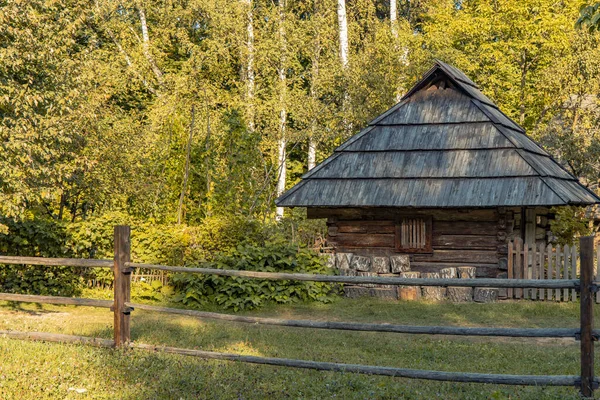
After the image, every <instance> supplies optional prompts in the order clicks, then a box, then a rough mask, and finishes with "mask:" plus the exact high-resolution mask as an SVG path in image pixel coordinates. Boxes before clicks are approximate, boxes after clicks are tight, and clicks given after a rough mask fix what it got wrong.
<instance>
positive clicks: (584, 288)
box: [579, 236, 594, 398]
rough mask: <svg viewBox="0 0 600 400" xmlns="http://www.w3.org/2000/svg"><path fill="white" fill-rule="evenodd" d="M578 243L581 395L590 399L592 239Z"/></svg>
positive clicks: (591, 364)
mask: <svg viewBox="0 0 600 400" xmlns="http://www.w3.org/2000/svg"><path fill="white" fill-rule="evenodd" d="M579 243H580V252H581V253H580V257H581V258H580V260H581V266H580V268H581V271H580V285H581V286H580V290H581V292H580V293H581V308H580V322H581V332H580V333H581V388H580V390H581V395H582V396H583V397H586V398H591V397H593V395H594V337H593V335H592V329H593V326H594V312H593V304H594V293H593V291H592V286H593V282H594V237H593V236H585V237H582V238H581V239H580V241H579Z"/></svg>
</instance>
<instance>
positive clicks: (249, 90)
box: [243, 0, 255, 132]
mask: <svg viewBox="0 0 600 400" xmlns="http://www.w3.org/2000/svg"><path fill="white" fill-rule="evenodd" d="M243 2H244V3H245V4H246V7H247V13H246V15H247V23H246V51H247V52H248V54H247V58H246V101H247V107H248V129H249V130H250V132H254V129H255V127H254V15H253V9H252V0H243Z"/></svg>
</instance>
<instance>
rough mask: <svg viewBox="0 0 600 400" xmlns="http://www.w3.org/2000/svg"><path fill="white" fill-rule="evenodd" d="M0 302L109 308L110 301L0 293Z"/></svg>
mask: <svg viewBox="0 0 600 400" xmlns="http://www.w3.org/2000/svg"><path fill="white" fill-rule="evenodd" d="M0 300H4V301H19V302H21V303H41V304H60V305H72V306H87V307H104V308H111V307H112V306H113V302H112V301H111V300H97V299H83V298H80V297H58V296H37V295H32V294H15V293H0Z"/></svg>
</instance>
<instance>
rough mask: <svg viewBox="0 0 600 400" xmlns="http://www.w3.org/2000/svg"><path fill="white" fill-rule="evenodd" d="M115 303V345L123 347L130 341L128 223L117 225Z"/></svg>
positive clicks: (129, 250)
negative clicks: (127, 263)
mask: <svg viewBox="0 0 600 400" xmlns="http://www.w3.org/2000/svg"><path fill="white" fill-rule="evenodd" d="M114 261H115V262H114V267H113V273H114V284H113V286H114V290H115V292H114V293H115V294H114V304H113V311H114V317H115V323H114V340H115V347H123V346H124V345H126V344H127V343H128V342H129V341H130V338H131V336H130V330H129V318H130V315H129V310H127V309H126V308H125V303H126V302H129V301H130V300H131V271H129V270H128V269H127V268H125V263H126V262H129V261H131V229H130V227H129V226H127V225H118V226H115V259H114Z"/></svg>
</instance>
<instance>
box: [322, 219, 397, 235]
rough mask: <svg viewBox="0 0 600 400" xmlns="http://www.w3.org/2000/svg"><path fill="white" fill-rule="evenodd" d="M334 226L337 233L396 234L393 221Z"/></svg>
mask: <svg viewBox="0 0 600 400" xmlns="http://www.w3.org/2000/svg"><path fill="white" fill-rule="evenodd" d="M336 226H337V230H338V232H339V233H388V234H395V233H396V225H395V224H394V222H393V221H339V222H337V223H336ZM332 228H333V227H330V228H329V232H330V234H331V229H332Z"/></svg>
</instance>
